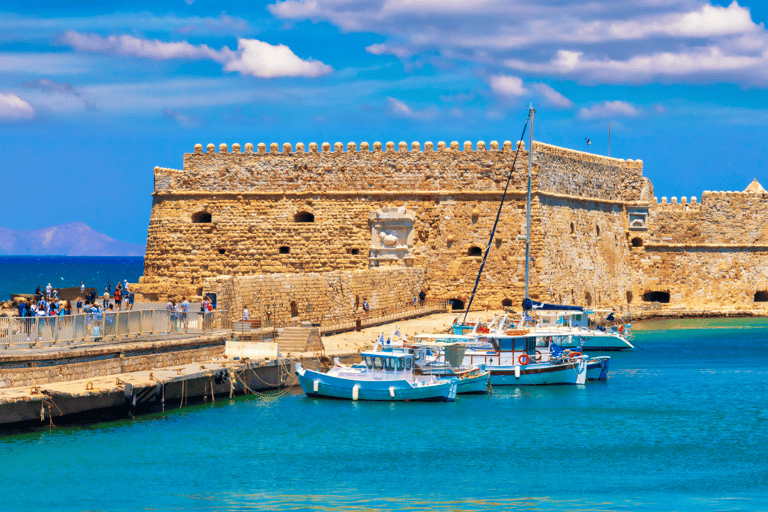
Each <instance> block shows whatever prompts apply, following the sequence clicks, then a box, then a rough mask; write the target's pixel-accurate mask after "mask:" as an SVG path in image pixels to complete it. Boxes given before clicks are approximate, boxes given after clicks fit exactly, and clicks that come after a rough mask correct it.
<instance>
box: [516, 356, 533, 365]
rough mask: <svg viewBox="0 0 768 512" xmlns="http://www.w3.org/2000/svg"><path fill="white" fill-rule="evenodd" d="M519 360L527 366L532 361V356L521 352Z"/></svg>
mask: <svg viewBox="0 0 768 512" xmlns="http://www.w3.org/2000/svg"><path fill="white" fill-rule="evenodd" d="M517 362H518V363H520V364H521V365H523V366H525V365H527V364H528V363H530V362H531V358H530V357H528V354H521V355H520V357H518V358H517Z"/></svg>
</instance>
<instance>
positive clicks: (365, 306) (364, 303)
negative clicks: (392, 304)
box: [363, 298, 371, 316]
mask: <svg viewBox="0 0 768 512" xmlns="http://www.w3.org/2000/svg"><path fill="white" fill-rule="evenodd" d="M369 309H371V307H370V306H369V305H368V299H366V298H363V313H365V315H366V316H368V310H369Z"/></svg>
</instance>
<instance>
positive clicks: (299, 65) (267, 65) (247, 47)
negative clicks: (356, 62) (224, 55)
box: [224, 39, 333, 78]
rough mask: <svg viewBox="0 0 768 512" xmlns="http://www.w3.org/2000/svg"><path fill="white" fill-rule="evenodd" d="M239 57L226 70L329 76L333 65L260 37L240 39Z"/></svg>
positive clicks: (262, 75)
mask: <svg viewBox="0 0 768 512" xmlns="http://www.w3.org/2000/svg"><path fill="white" fill-rule="evenodd" d="M237 53H238V56H237V58H234V59H232V60H230V61H229V62H227V64H226V65H225V66H224V71H238V72H239V73H241V74H243V75H251V76H255V77H259V78H274V77H278V76H309V77H317V76H323V75H327V74H328V73H330V72H332V71H333V68H332V67H331V66H328V65H326V64H323V63H322V62H320V61H317V60H312V59H309V60H302V59H300V58H299V57H298V56H296V54H295V53H293V52H292V51H291V49H290V48H288V47H287V46H285V45H282V44H279V45H277V46H272V45H271V44H269V43H265V42H263V41H257V40H256V39H238V41H237Z"/></svg>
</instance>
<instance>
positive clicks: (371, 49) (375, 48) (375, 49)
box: [365, 43, 413, 59]
mask: <svg viewBox="0 0 768 512" xmlns="http://www.w3.org/2000/svg"><path fill="white" fill-rule="evenodd" d="M365 51H366V52H368V53H370V54H373V55H394V56H395V57H397V58H398V59H407V58H409V57H410V56H411V55H413V52H412V51H411V50H408V49H407V48H404V47H402V46H397V45H390V44H381V43H376V44H372V45H370V46H366V47H365Z"/></svg>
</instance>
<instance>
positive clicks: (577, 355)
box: [568, 352, 581, 358]
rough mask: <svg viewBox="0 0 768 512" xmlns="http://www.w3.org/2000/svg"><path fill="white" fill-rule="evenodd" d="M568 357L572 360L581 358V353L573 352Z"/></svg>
mask: <svg viewBox="0 0 768 512" xmlns="http://www.w3.org/2000/svg"><path fill="white" fill-rule="evenodd" d="M568 356H569V357H571V358H574V357H579V356H581V352H571V353H570V354H568Z"/></svg>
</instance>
